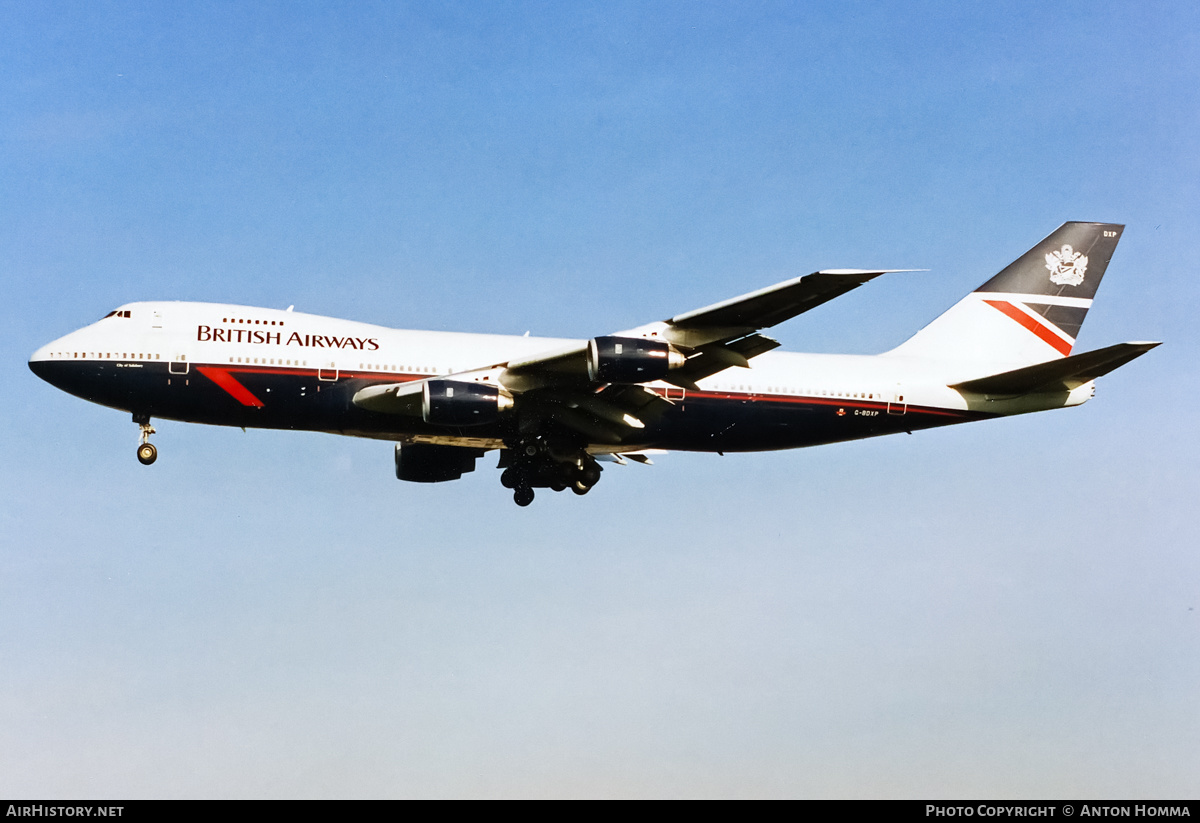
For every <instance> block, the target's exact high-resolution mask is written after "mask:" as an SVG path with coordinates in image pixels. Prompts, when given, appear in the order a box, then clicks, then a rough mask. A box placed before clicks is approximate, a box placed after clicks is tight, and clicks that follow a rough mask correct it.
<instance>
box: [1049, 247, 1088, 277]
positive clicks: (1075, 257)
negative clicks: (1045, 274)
mask: <svg viewBox="0 0 1200 823" xmlns="http://www.w3.org/2000/svg"><path fill="white" fill-rule="evenodd" d="M1087 264H1088V259H1087V258H1086V257H1084V256H1083V254H1082V253H1080V252H1077V251H1075V250H1074V249H1072V248H1071V247H1070V246H1063V247H1062V249H1061V250H1060V251H1052V252H1050V253H1049V254H1047V255H1046V268H1047V269H1049V270H1050V282H1051V283H1057V284H1058V285H1060V286H1078V285H1079V284H1080V283H1082V282H1083V276H1084V275H1085V274H1087Z"/></svg>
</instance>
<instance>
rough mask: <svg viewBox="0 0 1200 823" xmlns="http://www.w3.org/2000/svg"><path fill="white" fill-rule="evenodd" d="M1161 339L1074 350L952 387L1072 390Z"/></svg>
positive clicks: (1005, 391)
mask: <svg viewBox="0 0 1200 823" xmlns="http://www.w3.org/2000/svg"><path fill="white" fill-rule="evenodd" d="M1157 345H1159V344H1158V343H1118V344H1116V345H1115V346H1106V347H1104V348H1103V349H1096V350H1095V351H1089V352H1084V353H1083V354H1073V355H1071V356H1070V357H1064V358H1062V359H1061V360H1051V361H1050V362H1048V363H1038V364H1037V365H1036V366H1026V367H1025V368H1023V369H1016V370H1015V371H1007V372H1003V373H1001V374H993V375H991V376H990V377H980V378H978V379H976V380H967V381H965V382H962V383H955V384H953V385H952V386H950V388H952V389H957V390H958V391H961V392H971V393H972V394H987V395H993V396H997V395H1003V396H1015V395H1021V394H1034V393H1039V392H1053V391H1071V390H1072V389H1075V388H1077V387H1079V386H1082V385H1083V384H1084V383H1087V382H1090V381H1092V380H1095V379H1096V378H1097V377H1102V376H1104V375H1106V374H1108V373H1109V372H1110V371H1113V370H1114V369H1117V368H1119V367H1121V366H1124V365H1125V364H1126V363H1128V362H1129V361H1130V360H1133V359H1134V358H1135V357H1141V356H1142V355H1143V354H1145V353H1146V352H1148V351H1150V350H1151V349H1152V348H1154V347H1155V346H1157Z"/></svg>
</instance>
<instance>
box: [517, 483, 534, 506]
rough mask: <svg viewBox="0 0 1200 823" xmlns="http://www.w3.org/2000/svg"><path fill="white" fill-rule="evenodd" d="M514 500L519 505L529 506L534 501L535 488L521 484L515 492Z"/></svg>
mask: <svg viewBox="0 0 1200 823" xmlns="http://www.w3.org/2000/svg"><path fill="white" fill-rule="evenodd" d="M513 502H514V503H516V504H517V505H518V506H522V507H524V506H528V505H529V504H530V503H532V502H533V489H531V488H529V487H528V486H521V487H520V488H519V489H517V490H516V491H515V492H513Z"/></svg>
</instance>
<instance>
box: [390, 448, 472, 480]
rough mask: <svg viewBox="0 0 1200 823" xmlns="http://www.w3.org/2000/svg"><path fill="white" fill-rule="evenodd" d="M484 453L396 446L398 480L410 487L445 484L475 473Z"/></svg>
mask: <svg viewBox="0 0 1200 823" xmlns="http://www.w3.org/2000/svg"><path fill="white" fill-rule="evenodd" d="M482 455H483V450H482V449H467V448H462V447H461V446H435V445H432V444H428V443H406V444H404V445H400V444H399V443H397V444H396V477H397V478H398V479H400V480H407V481H409V482H410V483H444V482H446V481H448V480H457V479H458V478H460V477H462V476H463V475H464V474H466V473H467V472H473V471H475V459H476V458H478V457H480V456H482Z"/></svg>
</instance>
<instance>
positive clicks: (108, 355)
mask: <svg viewBox="0 0 1200 823" xmlns="http://www.w3.org/2000/svg"><path fill="white" fill-rule="evenodd" d="M72 356H73V357H74V358H75V359H76V360H86V359H88V357H89V356H90V357H92V358H94V359H96V360H112V359H113V358H114V357H116V358H117V359H118V360H162V355H161V354H143V353H141V352H138V353H137V354H129V353H127V352H121V356H120V357H117V353H116V352H115V351H100V352H96V351H94V352H86V351H77V352H65V351H58V352H54V354H52V355H51V357H72Z"/></svg>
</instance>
